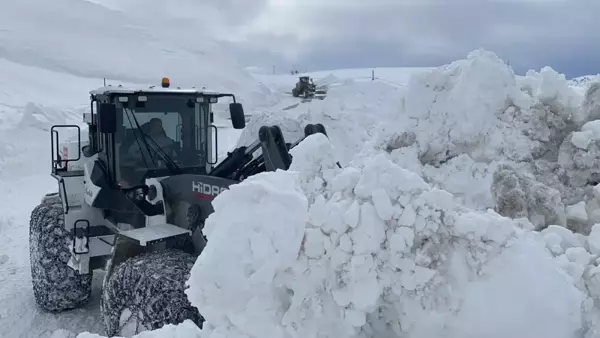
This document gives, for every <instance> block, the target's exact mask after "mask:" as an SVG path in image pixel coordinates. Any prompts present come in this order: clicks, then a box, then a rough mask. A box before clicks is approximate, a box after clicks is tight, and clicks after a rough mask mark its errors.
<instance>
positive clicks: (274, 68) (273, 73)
mask: <svg viewBox="0 0 600 338" xmlns="http://www.w3.org/2000/svg"><path fill="white" fill-rule="evenodd" d="M273 75H275V65H273Z"/></svg>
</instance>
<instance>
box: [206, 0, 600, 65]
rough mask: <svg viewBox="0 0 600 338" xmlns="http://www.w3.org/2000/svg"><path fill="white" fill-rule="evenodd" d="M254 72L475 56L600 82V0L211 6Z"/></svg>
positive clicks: (287, 0) (296, 0)
mask: <svg viewBox="0 0 600 338" xmlns="http://www.w3.org/2000/svg"><path fill="white" fill-rule="evenodd" d="M212 1H214V2H215V3H216V4H218V5H217V6H219V7H221V9H222V10H224V11H225V13H227V16H226V18H227V20H223V19H220V20H221V22H223V21H225V23H226V24H227V25H229V30H228V38H229V39H231V40H232V41H234V42H235V43H232V46H234V47H235V48H236V50H237V52H238V53H239V54H240V55H242V56H243V60H244V62H245V63H247V64H255V65H258V66H263V67H268V68H270V65H272V64H276V65H278V68H280V69H281V68H288V67H291V65H296V66H297V67H298V68H300V70H304V68H308V69H309V70H311V69H331V68H345V67H349V68H350V67H370V66H431V65H440V64H444V63H447V62H449V61H452V60H455V59H458V58H462V57H464V56H466V54H467V53H468V52H469V51H471V50H473V49H476V48H479V47H484V48H487V49H490V50H492V51H494V52H496V53H497V54H498V55H499V56H500V57H502V58H503V59H506V60H509V62H510V64H511V65H512V66H513V67H514V68H515V70H516V71H517V72H518V73H524V72H525V71H526V70H527V69H530V68H533V69H539V68H541V67H543V66H545V65H550V66H552V67H553V68H555V69H556V70H558V71H560V72H563V73H565V74H566V75H567V76H569V77H573V76H579V75H584V74H596V73H600V0H495V1H492V0H252V1H249V0H212Z"/></svg>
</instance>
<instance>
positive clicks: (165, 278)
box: [101, 250, 202, 336]
mask: <svg viewBox="0 0 600 338" xmlns="http://www.w3.org/2000/svg"><path fill="white" fill-rule="evenodd" d="M195 261H196V257H195V256H193V255H190V254H187V253H184V252H182V251H178V250H167V251H157V252H150V253H144V254H141V255H139V256H135V257H132V258H130V259H128V260H126V261H125V262H122V263H120V264H118V265H117V266H116V267H115V268H114V270H113V271H112V273H111V275H110V276H108V278H106V279H105V281H104V285H103V288H102V289H103V290H102V301H101V310H102V315H103V317H104V324H105V327H106V331H107V332H106V333H107V334H108V335H109V336H114V335H119V336H131V335H134V334H137V333H139V332H142V331H146V330H155V329H158V328H161V327H162V326H164V325H166V324H179V323H182V322H183V321H184V320H186V319H190V320H192V321H193V322H194V323H196V324H197V325H201V322H202V317H201V316H200V313H199V312H198V310H197V309H196V308H195V307H193V306H192V305H191V304H190V302H189V300H188V299H187V295H186V294H185V292H184V290H185V282H186V281H187V280H188V279H189V276H190V270H191V269H192V266H194V262H195Z"/></svg>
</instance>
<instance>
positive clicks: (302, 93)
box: [292, 76, 327, 100]
mask: <svg viewBox="0 0 600 338" xmlns="http://www.w3.org/2000/svg"><path fill="white" fill-rule="evenodd" d="M292 95H293V96H294V97H302V98H303V99H304V100H310V99H312V98H318V99H321V100H322V99H324V98H325V95H327V90H326V89H325V87H317V85H316V84H315V83H314V82H313V80H312V79H311V78H310V77H309V76H300V77H299V80H298V82H297V83H296V86H295V87H294V88H293V89H292Z"/></svg>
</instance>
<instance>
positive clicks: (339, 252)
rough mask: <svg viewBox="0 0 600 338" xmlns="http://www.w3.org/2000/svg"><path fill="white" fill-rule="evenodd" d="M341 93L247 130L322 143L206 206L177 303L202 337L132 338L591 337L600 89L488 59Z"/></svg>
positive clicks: (172, 329) (174, 330)
mask: <svg viewBox="0 0 600 338" xmlns="http://www.w3.org/2000/svg"><path fill="white" fill-rule="evenodd" d="M277 81H279V80H277ZM342 82H343V84H342V85H340V86H338V87H336V89H334V90H332V91H331V92H330V95H329V96H328V98H327V99H325V100H323V101H316V100H315V101H313V102H311V103H303V104H299V105H298V106H296V107H294V108H290V109H287V110H281V111H274V112H266V113H264V114H261V115H257V116H253V118H252V121H251V123H250V125H249V127H248V130H253V129H255V128H256V126H257V125H260V124H263V123H265V122H267V123H270V122H273V123H275V122H278V123H281V124H282V125H284V126H285V127H284V133H285V134H286V135H289V136H290V139H292V138H293V135H298V134H299V133H300V131H301V129H300V128H301V127H302V124H303V123H305V122H322V123H324V124H325V125H326V126H327V128H328V132H329V139H327V138H325V137H322V136H321V135H315V136H311V137H310V138H308V139H307V140H305V141H304V142H302V143H301V144H300V145H299V146H298V147H297V148H295V149H294V150H293V155H294V160H293V164H292V168H290V170H289V171H287V172H275V173H265V174H261V175H257V176H255V177H252V178H250V179H248V180H246V181H245V182H242V183H241V184H239V185H236V186H234V187H232V189H231V190H230V191H228V192H226V193H223V194H222V195H220V196H219V197H218V198H217V199H216V200H215V202H214V205H215V213H214V214H212V215H211V216H210V218H209V220H208V221H207V224H206V228H205V233H206V235H207V236H208V240H209V244H208V246H207V247H206V249H205V252H204V254H203V255H202V256H200V258H199V259H198V261H197V262H196V265H195V266H194V268H193V270H192V277H191V278H190V280H189V285H190V288H189V290H188V291H187V294H188V297H189V299H190V301H191V302H192V304H193V305H195V306H197V307H198V308H199V309H200V311H201V312H202V313H203V315H204V316H205V318H206V320H207V323H206V324H205V328H204V329H203V330H202V331H201V330H198V329H195V328H193V327H192V326H190V323H185V324H182V325H180V326H169V327H167V328H165V329H163V330H157V331H154V332H151V333H150V332H149V333H143V334H141V335H140V336H139V337H151V336H152V337H163V336H164V337H167V336H169V335H171V336H173V335H175V334H179V335H180V336H181V337H203V338H206V337H223V336H227V337H265V336H268V337H284V338H287V337H296V336H302V337H361V338H363V337H382V336H383V337H403V338H405V337H411V338H412V337H419V338H421V337H451V338H454V337H484V336H485V337H498V338H500V337H556V338H566V337H573V338H575V337H585V338H591V337H598V336H599V335H600V331H599V329H598V321H597V318H599V317H598V315H599V314H600V313H599V312H598V309H597V308H596V307H595V306H594V303H595V302H597V301H598V300H599V299H598V295H600V288H599V287H598V282H597V279H598V271H599V270H598V258H599V257H600V251H599V248H600V244H599V243H600V242H599V237H598V232H599V231H600V225H595V224H596V223H598V219H597V218H596V217H597V210H598V203H599V200H598V198H599V196H600V195H598V194H597V190H598V187H597V186H596V185H595V184H596V182H597V179H596V178H595V173H596V170H597V168H596V166H595V165H594V163H597V161H598V160H599V159H598V154H597V153H596V148H597V147H598V146H599V145H598V144H599V142H600V141H598V138H597V136H596V133H597V128H596V124H597V122H594V121H597V119H598V118H600V115H598V112H599V111H600V110H598V107H599V106H598V102H599V97H598V96H597V88H598V86H599V85H597V84H596V85H594V84H590V85H588V86H587V87H585V93H584V94H583V95H580V92H579V91H578V90H575V89H574V88H571V87H570V86H569V82H568V81H567V80H566V79H565V78H564V76H562V75H560V74H557V73H555V72H554V71H552V70H551V69H550V68H544V69H542V70H541V71H540V72H533V71H532V72H529V73H528V74H527V75H526V76H523V77H515V75H514V74H513V73H512V71H511V70H510V68H509V67H508V66H506V64H505V63H504V62H502V60H500V59H498V58H497V57H496V56H495V55H494V54H493V53H489V52H486V51H476V52H473V53H471V54H470V55H469V56H468V58H466V59H464V60H459V61H457V62H455V63H452V64H450V65H447V66H444V67H440V68H437V69H433V70H431V71H425V72H419V73H418V74H415V75H413V76H412V78H411V79H410V81H409V82H408V83H407V84H406V86H405V87H404V88H403V86H400V87H398V86H392V85H390V84H384V83H382V82H377V81H372V82H370V81H367V82H361V81H342ZM378 93H379V95H378ZM365 98H371V100H365ZM411 121H412V122H413V123H410V122H411ZM248 135H249V134H246V132H245V133H244V134H243V135H242V138H241V139H240V141H239V142H240V143H244V142H246V141H247V140H248V138H247V137H249V136H248ZM336 160H340V162H341V164H342V168H338V167H337V165H336V164H335V161H336ZM257 196H262V197H261V198H260V199H257ZM492 208H493V209H495V211H493V210H491V209H492ZM500 214H502V215H506V216H509V217H512V219H511V218H509V217H503V216H501V215H500ZM266 220H272V222H268V221H266ZM232 241H233V242H234V243H235V244H236V245H232ZM79 337H80V338H84V337H97V336H94V335H89V334H86V333H84V334H80V335H79Z"/></svg>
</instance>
